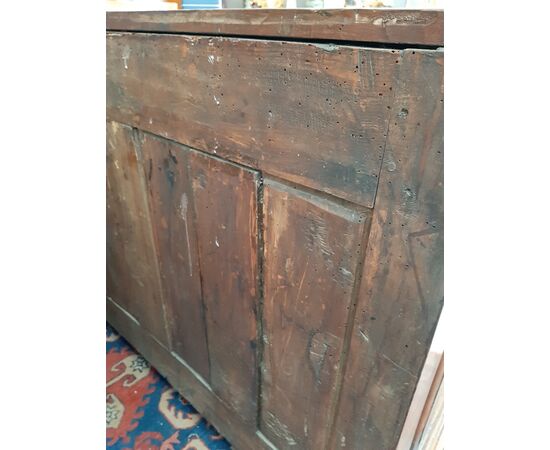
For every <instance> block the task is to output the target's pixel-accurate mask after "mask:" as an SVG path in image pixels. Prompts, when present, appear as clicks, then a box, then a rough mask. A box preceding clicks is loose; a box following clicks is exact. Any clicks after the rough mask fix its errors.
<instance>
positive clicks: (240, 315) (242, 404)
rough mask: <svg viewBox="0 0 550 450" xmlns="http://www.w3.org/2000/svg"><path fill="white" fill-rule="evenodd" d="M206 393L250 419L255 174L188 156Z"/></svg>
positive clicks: (252, 404)
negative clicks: (206, 370)
mask: <svg viewBox="0 0 550 450" xmlns="http://www.w3.org/2000/svg"><path fill="white" fill-rule="evenodd" d="M189 165H190V176H191V180H192V189H193V203H194V206H195V210H196V216H197V223H198V224H199V226H198V228H197V232H198V245H199V252H200V270H201V277H202V290H203V300H204V305H205V309H206V323H207V334H208V348H209V354H210V380H211V385H212V388H213V390H214V391H215V392H216V393H217V394H218V395H219V396H220V397H221V398H222V399H223V400H224V401H225V402H227V403H228V404H229V405H231V407H232V408H233V410H234V411H235V412H236V413H237V414H239V415H240V416H241V417H242V418H243V420H245V421H246V422H247V423H248V424H250V426H251V427H253V426H254V425H255V421H256V414H257V413H256V405H257V366H256V348H257V345H256V341H257V328H256V311H257V303H258V264H257V262H258V253H257V252H258V209H257V200H258V197H257V190H258V179H259V178H258V173H257V172H254V171H251V170H247V169H244V168H242V167H239V166H236V165H234V164H231V163H228V162H224V161H221V160H219V159H216V158H212V157H209V156H205V155H203V154H200V153H198V152H191V153H190V154H189Z"/></svg>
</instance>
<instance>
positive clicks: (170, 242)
mask: <svg viewBox="0 0 550 450" xmlns="http://www.w3.org/2000/svg"><path fill="white" fill-rule="evenodd" d="M141 141H142V144H141V152H142V156H143V158H142V161H143V165H144V167H143V173H144V174H145V183H146V186H147V193H148V197H149V205H150V211H151V222H152V226H153V231H154V235H155V240H156V248H157V256H158V261H159V267H160V274H161V279H162V286H163V298H164V302H165V305H166V319H167V326H168V331H169V333H170V337H171V344H172V350H173V351H175V352H176V353H177V354H178V355H179V356H180V357H181V358H183V359H184V360H185V361H186V362H187V363H189V365H190V366H191V367H193V369H194V370H196V371H197V372H198V373H199V374H200V375H201V376H202V377H203V378H204V379H206V380H209V377H210V373H209V360H208V346H207V336H206V325H205V320H204V311H203V305H202V291H201V282H200V267H199V255H198V248H197V237H196V236H197V230H196V223H195V215H194V211H193V192H192V189H191V182H190V179H189V174H188V167H187V165H188V155H189V150H188V149H185V148H184V147H183V146H180V145H177V144H175V143H173V142H170V141H167V140H165V139H161V138H158V137H155V136H152V135H150V134H143V133H142V134H141Z"/></svg>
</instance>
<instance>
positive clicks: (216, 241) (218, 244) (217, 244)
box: [214, 237, 220, 248]
mask: <svg viewBox="0 0 550 450" xmlns="http://www.w3.org/2000/svg"><path fill="white" fill-rule="evenodd" d="M214 242H215V243H216V247H218V248H219V246H220V243H219V242H218V238H217V237H216V239H215V241H214Z"/></svg>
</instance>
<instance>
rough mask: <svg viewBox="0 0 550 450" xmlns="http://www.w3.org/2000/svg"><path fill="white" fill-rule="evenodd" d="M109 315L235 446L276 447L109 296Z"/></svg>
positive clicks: (253, 447) (110, 320)
mask: <svg viewBox="0 0 550 450" xmlns="http://www.w3.org/2000/svg"><path fill="white" fill-rule="evenodd" d="M107 319H108V321H109V323H110V324H112V325H113V326H114V327H115V328H116V330H117V331H118V332H119V333H120V334H122V335H123V336H124V338H125V339H126V340H128V342H129V343H130V344H131V345H132V346H133V347H134V348H136V349H139V352H140V353H141V354H142V355H143V356H144V357H145V358H146V359H147V360H148V361H151V362H152V363H154V366H155V369H156V370H157V371H158V372H160V373H161V374H162V375H163V376H164V377H166V378H167V379H168V381H169V382H170V384H171V385H172V386H173V387H174V388H175V389H177V390H178V392H180V393H181V395H183V396H184V397H185V398H186V399H187V400H189V401H190V402H191V404H192V405H193V407H194V408H195V409H197V410H198V411H199V412H200V413H201V414H202V415H204V416H205V417H208V420H209V421H210V422H211V423H212V424H213V425H214V426H215V427H216V429H217V430H218V431H219V432H220V433H221V434H222V435H223V436H224V437H225V438H226V439H227V440H228V441H229V442H230V443H231V445H232V448H234V449H250V450H262V449H269V450H273V447H271V446H269V444H267V443H266V442H265V441H264V440H263V439H262V438H261V437H260V435H259V434H256V433H251V432H250V430H249V425H248V424H245V423H244V422H243V420H242V419H241V418H240V417H239V416H238V415H237V414H235V412H234V410H233V409H232V408H230V407H229V406H228V405H226V404H225V403H224V402H223V401H222V400H221V399H220V398H219V397H218V396H217V395H216V394H215V393H214V392H213V391H212V390H211V389H209V387H208V386H206V385H204V384H203V383H201V381H200V380H199V379H198V378H197V376H196V372H195V371H194V370H193V369H191V368H190V367H189V366H188V365H186V364H185V363H184V362H183V361H182V360H181V359H179V358H178V357H177V356H175V354H174V353H171V352H170V351H169V350H168V349H167V348H166V347H165V346H163V345H161V344H160V343H159V342H158V341H157V340H156V339H154V338H153V337H152V336H151V335H150V334H149V333H148V332H147V331H145V330H144V329H143V328H142V327H140V326H139V324H138V323H136V322H135V321H133V319H132V318H131V317H130V316H129V315H128V313H127V312H126V311H124V310H123V309H121V308H120V307H119V306H117V305H116V304H115V303H114V302H113V301H112V300H107Z"/></svg>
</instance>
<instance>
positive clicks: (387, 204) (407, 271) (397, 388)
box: [330, 50, 443, 450]
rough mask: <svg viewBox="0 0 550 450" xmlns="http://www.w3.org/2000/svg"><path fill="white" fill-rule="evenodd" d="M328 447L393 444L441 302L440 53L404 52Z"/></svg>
mask: <svg viewBox="0 0 550 450" xmlns="http://www.w3.org/2000/svg"><path fill="white" fill-rule="evenodd" d="M395 89H396V94H395V101H394V105H393V109H392V111H393V119H392V123H391V125H390V130H389V136H388V142H387V146H386V152H385V156H384V165H383V168H382V172H381V177H380V187H379V189H378V195H377V199H376V206H375V209H374V215H373V223H372V229H371V233H370V238H369V242H368V247H367V255H366V260H365V267H364V276H363V282H362V285H361V290H360V296H359V299H360V300H359V303H358V307H357V308H358V309H357V314H356V317H355V326H354V332H353V334H352V340H351V347H350V353H349V360H348V366H347V368H346V374H345V377H344V382H343V385H342V396H341V398H340V408H339V411H338V413H337V416H336V426H335V430H334V431H335V432H334V435H333V442H332V444H331V447H330V448H340V447H342V448H343V447H344V444H345V447H346V448H365V449H368V450H370V449H372V450H384V449H394V448H395V445H396V444H397V440H398V438H399V433H400V430H401V428H402V426H403V423H404V420H405V416H406V414H407V410H408V407H409V404H410V401H411V398H412V395H413V393H414V390H415V386H416V383H417V380H418V377H419V375H420V372H421V370H422V365H423V363H424V360H425V358H426V355H427V353H428V350H429V345H430V342H431V339H432V337H433V333H434V329H435V326H436V323H437V320H438V317H439V314H440V312H441V308H442V305H443V52H441V51H428V50H407V51H405V52H404V55H403V64H402V65H401V67H400V74H399V78H398V80H397V83H395Z"/></svg>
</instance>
